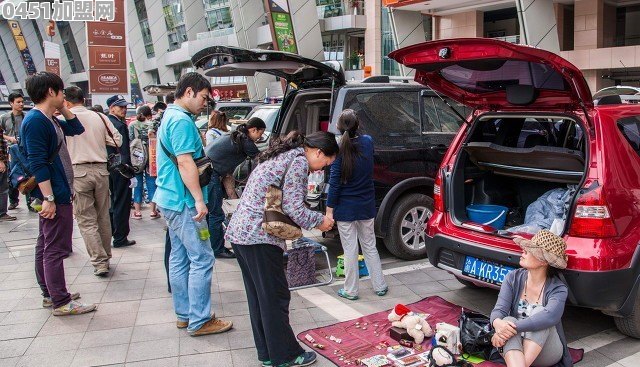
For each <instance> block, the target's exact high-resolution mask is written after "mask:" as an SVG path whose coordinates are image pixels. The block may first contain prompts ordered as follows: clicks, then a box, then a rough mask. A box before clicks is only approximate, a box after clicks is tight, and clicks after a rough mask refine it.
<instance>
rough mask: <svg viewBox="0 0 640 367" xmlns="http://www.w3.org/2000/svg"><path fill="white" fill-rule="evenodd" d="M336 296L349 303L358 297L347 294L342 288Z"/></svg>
mask: <svg viewBox="0 0 640 367" xmlns="http://www.w3.org/2000/svg"><path fill="white" fill-rule="evenodd" d="M338 296H340V297H342V298H346V299H348V300H349V301H355V300H357V299H358V296H352V295H350V294H349V293H347V291H345V290H344V288H340V290H339V291H338Z"/></svg>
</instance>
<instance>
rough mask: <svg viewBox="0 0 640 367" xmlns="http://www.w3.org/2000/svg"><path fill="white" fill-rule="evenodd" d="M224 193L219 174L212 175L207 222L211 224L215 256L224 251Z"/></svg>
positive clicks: (212, 246) (212, 245)
mask: <svg viewBox="0 0 640 367" xmlns="http://www.w3.org/2000/svg"><path fill="white" fill-rule="evenodd" d="M223 195H224V191H223V189H222V181H221V180H220V176H218V174H217V173H215V172H214V173H213V175H211V181H210V182H209V203H207V208H208V209H209V215H207V222H208V223H209V233H210V234H211V248H212V249H213V254H214V255H219V254H220V253H221V252H222V251H224V249H225V247H224V230H223V229H222V223H223V222H224V211H222V197H223Z"/></svg>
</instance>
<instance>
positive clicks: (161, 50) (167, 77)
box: [128, 0, 202, 83]
mask: <svg viewBox="0 0 640 367" xmlns="http://www.w3.org/2000/svg"><path fill="white" fill-rule="evenodd" d="M128 1H130V0H128ZM129 4H131V5H133V1H130V3H129ZM145 5H146V7H147V16H148V22H149V30H150V31H151V39H153V49H154V52H155V55H156V57H155V58H156V61H157V66H158V69H157V70H158V75H159V76H160V82H161V83H169V82H174V81H176V78H175V75H174V74H173V69H172V68H170V67H167V66H166V63H165V62H164V55H165V54H166V53H167V50H169V39H168V38H167V26H166V24H165V21H164V13H163V11H162V0H146V1H145ZM130 8H132V9H133V6H131V7H130ZM133 11H134V12H135V9H133ZM201 16H202V14H201ZM129 20H130V21H131V17H129ZM136 20H137V16H136ZM129 29H131V28H129ZM141 37H142V36H141ZM194 39H195V38H194ZM145 57H146V54H145ZM137 67H138V65H136V68H137ZM141 71H142V69H140V71H139V72H140V74H142V72H141ZM147 77H149V78H150V76H148V75H147Z"/></svg>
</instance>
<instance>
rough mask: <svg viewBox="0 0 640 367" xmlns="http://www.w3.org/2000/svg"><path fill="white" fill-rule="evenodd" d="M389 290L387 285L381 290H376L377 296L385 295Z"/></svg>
mask: <svg viewBox="0 0 640 367" xmlns="http://www.w3.org/2000/svg"><path fill="white" fill-rule="evenodd" d="M388 291H389V287H387V288H385V289H383V290H381V291H376V295H378V296H379V297H382V296H385V295H387V292H388Z"/></svg>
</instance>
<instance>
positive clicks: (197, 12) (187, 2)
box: [147, 0, 207, 41]
mask: <svg viewBox="0 0 640 367" xmlns="http://www.w3.org/2000/svg"><path fill="white" fill-rule="evenodd" d="M181 3H182V13H183V14H184V23H185V28H186V29H187V37H188V38H189V41H194V40H196V38H197V34H198V33H202V32H206V31H207V22H206V20H205V12H204V3H203V2H202V0H182V1H181ZM160 4H161V5H162V2H160ZM147 14H149V9H147Z"/></svg>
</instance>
